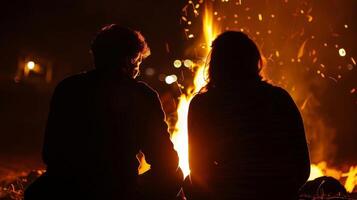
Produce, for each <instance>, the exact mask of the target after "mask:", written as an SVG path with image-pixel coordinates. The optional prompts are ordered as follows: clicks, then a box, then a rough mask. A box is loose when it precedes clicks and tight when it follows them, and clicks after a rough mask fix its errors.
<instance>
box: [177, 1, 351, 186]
mask: <svg viewBox="0 0 357 200" xmlns="http://www.w3.org/2000/svg"><path fill="white" fill-rule="evenodd" d="M224 3H228V1H225V2H223V1H222V4H224ZM201 4H205V3H204V2H203V1H200V2H199V3H197V4H195V3H193V1H189V2H188V4H187V5H186V7H185V8H184V9H187V8H193V11H194V12H193V13H194V15H195V17H197V16H199V15H200V12H199V11H198V8H200V7H202V6H200V5H201ZM241 5H242V2H241V1H239V3H236V6H241ZM244 10H245V11H247V12H248V11H249V10H250V8H249V7H246V8H245V9H244ZM302 11H303V10H302ZM186 13H187V11H186ZM300 13H301V14H302V15H306V17H307V23H311V22H312V21H313V19H314V18H313V17H312V14H311V9H308V10H307V12H300ZM238 16H241V15H239V14H234V24H237V23H236V22H237V20H239V17H238ZM275 16H277V14H275V13H274V14H271V15H270V16H269V18H271V19H272V20H274V19H276V17H275ZM224 17H226V16H220V15H219V12H217V11H216V10H214V9H213V6H209V5H208V2H206V6H205V9H204V12H203V16H202V20H203V23H202V24H203V25H202V26H203V33H200V34H203V40H202V42H201V45H200V47H201V49H200V51H203V55H204V58H207V56H208V55H209V52H210V44H211V42H212V41H213V40H214V38H215V37H216V36H217V35H218V34H219V33H220V32H222V30H223V29H220V28H218V27H219V25H221V22H222V19H224ZM244 17H245V16H244ZM182 19H185V20H183V21H187V24H188V25H190V26H191V24H193V22H192V21H193V20H188V16H183V18H182ZM247 19H248V21H249V20H251V17H250V16H249V15H248V16H247ZM263 19H264V17H263V15H262V14H260V13H259V15H258V18H257V21H258V22H262V21H263ZM225 30H240V31H244V32H247V33H248V34H253V33H254V34H255V36H253V40H255V41H256V42H257V43H258V44H261V43H262V42H261V41H260V40H259V38H257V37H258V36H261V34H260V33H261V32H259V31H256V32H254V31H253V30H252V28H251V29H250V31H249V28H247V27H240V28H236V27H235V28H229V27H226V28H225ZM185 31H186V34H187V38H188V39H189V40H192V39H193V37H192V36H193V35H199V34H197V33H195V34H194V33H191V32H190V31H191V30H189V29H185ZM273 32H274V29H268V30H267V34H268V35H271V34H272V33H273ZM261 37H263V36H261ZM315 37H316V36H314V35H312V36H311V39H305V40H304V41H303V42H302V43H300V44H301V45H299V46H296V49H297V50H296V54H295V55H297V56H296V57H293V58H291V59H290V60H289V62H291V63H302V60H304V59H306V57H307V56H308V57H309V59H310V58H311V61H312V62H310V63H312V64H313V65H316V64H317V62H318V60H319V58H318V57H317V56H316V55H317V50H315V49H313V50H310V51H308V50H307V47H306V46H307V43H309V41H310V40H313V39H315ZM263 43H264V41H263ZM202 44H203V45H202ZM265 51H266V50H265ZM270 51H271V52H273V53H272V54H270V55H269V56H268V57H266V59H267V60H268V63H269V62H271V61H272V60H274V62H275V63H277V65H279V66H282V65H285V63H284V62H288V61H286V60H284V61H283V59H282V57H283V56H285V57H286V56H287V55H286V54H287V52H284V51H283V50H280V51H279V50H278V49H271V50H270ZM337 51H338V52H339V54H340V56H344V55H345V54H344V55H341V50H337ZM344 52H345V51H344ZM263 53H266V52H264V51H263ZM342 53H343V52H342ZM282 54H285V55H282ZM279 60H280V61H279ZM277 61H278V62H277ZM207 67H208V66H207V64H196V63H195V64H194V65H193V67H192V70H193V72H194V73H195V75H194V79H193V84H192V85H191V86H189V87H187V89H186V93H184V94H181V96H180V97H179V103H178V107H177V115H178V119H177V122H176V124H175V131H174V132H173V134H172V138H171V139H172V142H173V143H174V146H175V149H176V151H177V152H178V154H179V157H180V163H179V165H180V168H181V169H182V171H183V173H184V176H185V177H186V176H188V175H189V173H190V169H189V158H188V149H189V146H188V129H187V116H188V109H189V104H190V101H191V100H192V98H193V97H194V96H195V94H197V93H198V92H199V91H200V90H201V88H203V87H204V86H205V85H206V83H207V81H208V80H207V77H206V76H205V75H206V70H207ZM318 67H320V68H322V69H319V70H318V71H320V73H319V75H320V76H321V77H322V78H325V77H326V76H325V74H323V73H322V72H321V71H325V70H326V69H324V68H325V65H324V64H322V63H321V64H319V65H318ZM310 68H311V67H310ZM310 68H309V70H310ZM270 73H271V72H270ZM274 73H275V72H273V74H274ZM262 75H263V76H264V78H265V79H266V80H269V81H270V80H271V79H275V80H272V82H273V83H276V84H277V85H280V86H281V87H284V88H286V89H287V90H288V91H289V92H290V93H291V94H292V96H293V97H295V98H296V96H298V97H299V99H302V98H304V97H303V96H307V97H306V98H304V99H303V101H302V102H301V104H302V106H300V109H301V111H302V115H303V118H304V121H305V122H308V123H309V124H310V125H308V126H309V127H308V128H307V129H309V130H307V132H308V133H310V132H314V133H315V132H320V131H321V130H325V131H326V132H327V133H326V134H328V132H329V130H328V129H327V128H321V130H317V131H316V130H315V129H319V127H320V125H319V123H317V124H318V125H317V126H318V128H310V126H311V122H312V121H313V117H311V113H312V112H313V111H311V110H309V111H307V110H308V109H309V106H307V105H308V104H309V103H310V104H312V103H311V102H309V101H312V102H313V98H312V97H311V95H310V94H299V93H298V92H297V91H296V88H295V86H292V87H291V86H289V85H288V84H286V80H287V79H289V78H293V77H289V76H284V75H282V76H281V77H279V78H277V76H278V73H275V74H274V75H273V76H272V78H269V76H265V73H264V72H263V74H262ZM330 77H331V76H330ZM330 77H329V78H330ZM332 78H333V77H331V78H330V79H332ZM340 78H341V76H340V75H338V78H337V79H340ZM337 79H334V80H337ZM306 113H307V114H306ZM313 116H315V115H313ZM321 126H322V127H323V126H324V124H323V123H322V125H321ZM311 129H312V130H311ZM321 146H324V147H320V148H322V150H321V149H318V150H313V151H314V152H317V153H312V154H313V155H312V156H313V157H318V158H320V157H321V158H322V159H323V158H324V157H326V156H327V154H326V153H325V151H326V150H324V149H325V148H326V146H327V145H326V144H321ZM310 150H311V149H310ZM323 154H326V155H323ZM192 159H194V158H192ZM320 160H321V159H320ZM356 175H357V166H351V167H349V170H347V171H346V170H345V171H344V172H342V171H341V170H337V169H334V168H331V167H328V166H327V164H326V162H324V161H322V162H319V163H317V164H312V165H311V174H310V177H309V180H313V179H315V178H317V177H321V176H332V177H334V178H336V179H338V180H340V181H341V180H344V183H345V188H346V189H347V191H348V192H352V191H353V190H354V187H355V185H356V183H357V177H356Z"/></svg>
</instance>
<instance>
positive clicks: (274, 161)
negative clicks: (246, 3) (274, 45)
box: [185, 31, 310, 200]
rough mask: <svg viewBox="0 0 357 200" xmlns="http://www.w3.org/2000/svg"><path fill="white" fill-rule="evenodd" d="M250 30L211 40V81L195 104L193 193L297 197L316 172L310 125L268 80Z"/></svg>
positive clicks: (188, 188) (242, 199) (242, 198)
mask: <svg viewBox="0 0 357 200" xmlns="http://www.w3.org/2000/svg"><path fill="white" fill-rule="evenodd" d="M261 62H262V61H261V55H260V52H259V49H258V48H257V46H256V45H255V43H254V42H253V41H252V40H251V39H250V38H249V37H248V36H247V35H245V34H244V33H242V32H235V31H228V32H224V33H223V34H221V35H219V36H218V37H217V38H216V39H215V40H214V42H213V43H212V51H211V55H210V62H209V70H208V76H209V83H208V85H207V87H206V88H205V89H206V92H201V93H199V94H197V95H196V96H195V97H194V98H193V100H192V102H191V104H190V107H189V114H188V133H189V161H190V169H191V174H190V177H189V180H188V181H187V182H186V185H185V193H186V195H187V196H188V199H192V200H196V199H205V200H206V199H239V200H246V199H252V200H253V199H254V200H258V199H259V200H261V199H284V200H287V199H294V198H297V193H298V190H299V188H300V187H301V186H302V185H303V184H304V183H305V181H306V180H307V178H308V176H309V173H310V161H309V154H308V148H307V143H306V139H305V132H304V125H303V121H302V118H301V116H300V113H299V110H298V108H297V106H296V105H295V103H294V101H293V100H292V98H291V97H290V95H289V94H288V92H286V91H285V90H284V89H282V88H279V87H276V86H273V85H271V84H269V83H267V82H265V81H262V77H261V76H260V68H261V67H260V66H261Z"/></svg>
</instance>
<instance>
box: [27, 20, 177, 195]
mask: <svg viewBox="0 0 357 200" xmlns="http://www.w3.org/2000/svg"><path fill="white" fill-rule="evenodd" d="M91 50H92V54H93V57H94V64H95V70H93V71H90V72H87V73H82V74H79V75H75V76H72V77H69V78H66V79H65V80H63V81H62V82H61V83H59V85H58V86H57V87H56V89H55V92H54V94H53V97H52V101H51V105H50V112H49V117H48V122H47V127H46V132H45V140H44V146H43V161H44V163H45V164H46V165H47V172H46V174H45V175H44V176H42V177H40V179H39V180H38V181H36V182H35V183H34V184H33V185H32V186H30V188H29V189H28V190H27V191H26V195H25V196H26V197H25V198H26V199H28V200H31V199H62V200H63V199H98V200H108V199H109V200H110V199H116V200H118V199H168V198H174V197H175V195H176V193H177V192H178V190H179V188H180V184H181V183H180V182H181V181H182V173H181V171H180V170H178V155H177V153H176V151H175V150H174V149H173V144H172V143H171V141H170V138H169V133H168V132H167V124H166V123H165V121H164V118H165V116H164V113H163V110H162V107H161V102H160V100H159V98H158V95H157V93H156V92H155V91H154V90H153V89H151V88H150V87H149V86H147V85H146V84H144V83H142V82H138V81H136V80H135V77H136V76H137V74H138V72H139V66H140V63H141V61H142V59H144V58H145V57H147V56H148V55H149V54H150V51H149V48H148V46H147V43H146V42H145V40H144V38H143V36H142V35H141V34H140V33H139V32H137V31H133V30H131V29H128V28H123V27H119V26H117V25H109V26H106V27H104V28H103V29H102V30H101V31H100V32H99V33H98V35H97V36H96V38H95V39H94V41H93V43H92V46H91ZM139 151H141V152H143V153H144V154H145V156H146V160H147V161H148V163H150V164H151V170H150V171H149V172H147V173H146V174H144V175H143V176H138V166H139V165H138V161H137V158H136V154H137V153H138V152H139ZM142 177H145V178H144V180H141V179H142ZM140 183H145V185H140Z"/></svg>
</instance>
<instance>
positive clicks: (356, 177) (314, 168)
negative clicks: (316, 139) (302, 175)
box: [308, 161, 357, 193]
mask: <svg viewBox="0 0 357 200" xmlns="http://www.w3.org/2000/svg"><path fill="white" fill-rule="evenodd" d="M321 176H331V177H333V178H335V179H337V180H339V181H341V179H343V178H345V179H346V180H345V185H344V186H345V188H346V191H347V192H350V193H351V192H353V191H354V188H355V186H356V184H357V166H351V167H350V169H349V171H348V172H346V173H343V172H342V171H341V170H337V169H334V168H330V167H328V166H327V163H326V162H324V161H322V162H319V163H318V164H312V165H311V170H310V177H309V179H308V180H309V181H311V180H314V179H316V178H319V177H321Z"/></svg>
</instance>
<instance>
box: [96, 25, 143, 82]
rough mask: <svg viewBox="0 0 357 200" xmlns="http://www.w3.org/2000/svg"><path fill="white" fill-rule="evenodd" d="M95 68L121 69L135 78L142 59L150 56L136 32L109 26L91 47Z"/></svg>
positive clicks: (100, 32) (141, 37)
mask: <svg viewBox="0 0 357 200" xmlns="http://www.w3.org/2000/svg"><path fill="white" fill-rule="evenodd" d="M91 50H92V54H93V57H94V64H95V67H96V68H104V69H105V68H122V69H123V70H124V71H127V72H128V73H129V74H131V73H133V75H134V76H136V73H138V70H139V65H140V63H141V61H142V59H143V58H146V57H147V56H149V55H150V49H149V47H148V45H147V43H146V41H145V38H144V37H143V36H142V35H141V34H140V32H138V31H134V30H131V29H129V28H126V27H121V26H118V25H116V24H111V25H108V26H105V27H103V28H102V29H101V30H100V31H99V33H98V34H97V35H96V37H95V38H94V40H93V41H92V45H91Z"/></svg>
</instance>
